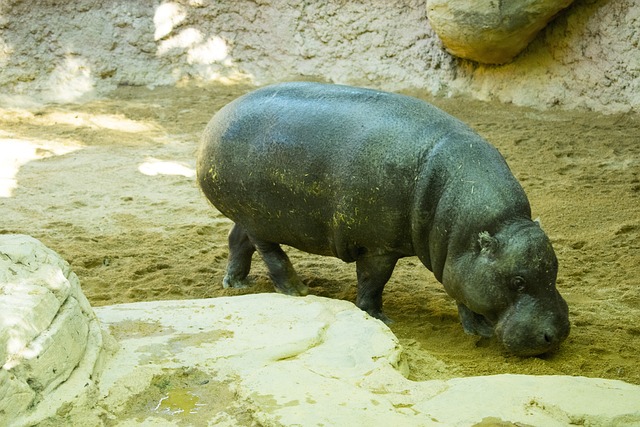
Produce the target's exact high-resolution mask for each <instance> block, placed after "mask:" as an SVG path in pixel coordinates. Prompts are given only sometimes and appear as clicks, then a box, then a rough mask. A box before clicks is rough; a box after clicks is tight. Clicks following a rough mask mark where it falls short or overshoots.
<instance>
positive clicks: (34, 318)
mask: <svg viewBox="0 0 640 427" xmlns="http://www.w3.org/2000/svg"><path fill="white" fill-rule="evenodd" d="M102 348H103V332H102V330H101V328H100V324H99V322H98V319H97V318H96V316H95V313H94V312H93V310H92V308H91V306H90V305H89V302H88V301H87V299H86V298H85V296H84V294H83V293H82V291H81V289H80V283H79V281H78V277H77V276H76V275H75V274H74V273H73V272H72V271H71V269H70V267H69V264H68V263H67V262H66V261H64V260H63V259H62V258H60V256H58V254H56V253H55V252H54V251H52V250H51V249H49V248H47V247H46V246H44V245H43V244H42V243H40V242H39V241H38V240H36V239H34V238H32V237H29V236H24V235H0V420H5V422H7V423H8V424H9V425H30V424H35V423H37V422H38V421H40V420H42V419H45V418H48V417H49V416H51V415H52V414H55V413H56V412H57V411H59V410H60V409H61V408H62V407H63V406H64V405H65V404H67V405H68V404H70V403H71V402H74V403H75V402H78V401H80V400H83V399H86V398H87V396H88V395H90V394H91V393H92V392H93V393H95V392H96V391H97V386H96V380H97V377H98V375H97V374H98V371H99V366H100V361H101V355H102ZM0 424H3V425H7V424H4V423H0Z"/></svg>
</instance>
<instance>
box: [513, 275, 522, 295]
mask: <svg viewBox="0 0 640 427" xmlns="http://www.w3.org/2000/svg"><path fill="white" fill-rule="evenodd" d="M525 284H526V283H525V281H524V279H523V278H522V277H520V276H516V277H514V278H513V279H511V289H513V290H514V291H518V292H523V291H524V288H525Z"/></svg>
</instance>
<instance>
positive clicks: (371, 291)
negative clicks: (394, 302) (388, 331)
mask: <svg viewBox="0 0 640 427" xmlns="http://www.w3.org/2000/svg"><path fill="white" fill-rule="evenodd" d="M397 262H398V258H395V257H388V256H376V257H363V258H360V259H358V260H357V261H356V272H357V274H358V295H357V297H356V305H357V306H358V307H359V308H360V309H362V310H364V311H366V312H367V313H369V315H370V316H373V317H375V318H377V319H380V320H382V321H383V322H384V323H387V324H389V323H391V319H389V318H388V317H387V316H386V315H385V314H384V313H383V312H382V291H383V290H384V285H386V284H387V282H388V281H389V278H390V277H391V273H393V269H394V268H395V266H396V263H397Z"/></svg>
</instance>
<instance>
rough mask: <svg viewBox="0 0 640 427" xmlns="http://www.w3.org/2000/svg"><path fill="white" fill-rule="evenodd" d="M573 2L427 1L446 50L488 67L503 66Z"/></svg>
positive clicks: (535, 0) (434, 25)
mask: <svg viewBox="0 0 640 427" xmlns="http://www.w3.org/2000/svg"><path fill="white" fill-rule="evenodd" d="M572 2H573V0H559V1H558V0H546V1H539V0H521V1H508V2H504V1H502V0H481V1H478V0H427V16H428V17H429V22H430V23H431V27H432V28H433V29H434V31H435V32H436V34H438V37H440V40H442V43H443V44H444V46H445V47H446V49H447V50H448V51H449V52H450V53H451V54H452V55H455V56H458V57H460V58H465V59H471V60H472V61H477V62H482V63H485V64H504V63H506V62H509V61H511V60H512V59H513V58H514V57H515V56H516V55H517V54H518V53H520V52H521V51H522V50H523V49H524V48H525V47H527V45H528V44H529V42H531V40H533V38H534V37H535V36H536V34H537V33H538V32H539V31H540V30H541V29H542V28H544V27H545V26H546V25H547V23H548V22H549V21H550V20H551V19H553V17H554V16H555V15H556V14H557V13H558V12H559V11H561V10H562V9H564V8H566V7H568V6H569V5H570V4H571V3H572Z"/></svg>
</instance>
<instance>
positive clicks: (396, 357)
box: [96, 294, 640, 426]
mask: <svg viewBox="0 0 640 427" xmlns="http://www.w3.org/2000/svg"><path fill="white" fill-rule="evenodd" d="M96 312H97V313H98V316H99V318H100V319H101V321H102V323H103V325H105V326H108V327H110V328H112V330H113V331H114V333H116V335H117V336H119V337H120V338H119V340H120V344H121V350H120V352H119V353H118V354H117V355H116V357H115V358H114V359H112V360H111V361H110V364H109V365H108V366H107V370H106V371H105V372H104V375H103V380H102V382H101V392H102V395H103V396H104V397H103V402H104V405H105V407H106V408H108V410H109V411H113V412H114V413H118V412H120V411H122V409H123V408H125V407H127V405H129V406H130V399H132V396H133V395H137V397H135V398H137V399H139V398H140V396H141V395H142V396H144V394H145V390H146V387H147V385H148V384H149V383H150V382H151V381H152V379H153V378H154V376H155V377H156V378H157V376H159V375H166V374H167V372H168V371H167V370H179V369H182V368H183V367H189V368H190V369H197V370H199V371H203V372H206V373H208V375H210V376H211V378H215V379H216V380H217V381H222V382H225V383H227V384H229V387H230V388H231V389H232V390H233V393H234V395H235V400H236V404H237V405H240V407H242V408H245V412H246V411H250V413H251V414H252V419H253V421H254V422H256V421H257V422H259V423H260V424H262V425H267V426H294V425H304V426H307V425H372V426H389V425H407V426H430V425H443V426H444V425H446V426H469V425H474V424H475V423H480V422H482V421H483V420H485V421H487V420H489V421H496V420H498V421H499V420H502V421H505V422H512V423H522V424H526V425H545V426H563V425H567V424H570V423H577V422H578V423H583V424H585V425H633V424H634V423H640V387H638V386H635V385H631V384H627V383H624V382H621V381H613V380H604V379H591V378H583V377H568V376H525V375H497V376H489V377H473V378H459V379H452V380H448V381H440V380H437V381H425V382H412V381H409V380H407V379H406V378H405V377H404V376H403V375H402V373H401V372H403V371H404V370H405V369H406V368H405V366H404V364H403V361H402V350H401V348H400V346H399V344H398V341H397V339H396V337H395V336H394V335H393V334H392V333H391V331H390V330H389V329H388V328H387V327H386V326H385V325H384V324H383V323H381V322H380V321H378V320H375V319H372V318H370V317H369V316H367V315H366V314H364V313H363V312H361V311H360V310H359V309H357V308H356V307H355V306H353V305H352V304H351V303H349V302H345V301H339V300H331V299H325V298H319V297H314V296H308V297H304V298H294V297H287V296H283V295H278V294H260V295H247V296H242V297H231V298H217V299H210V300H195V301H163V302H155V303H137V304H124V305H119V306H109V307H100V308H97V309H96ZM145 329H146V330H148V331H151V333H149V334H148V335H147V336H141V335H140V334H139V333H138V332H136V331H139V330H145ZM127 331H132V332H127ZM206 403H207V402H203V404H204V405H206ZM208 410H209V409H208V408H207V407H206V406H204V407H203V409H200V410H199V411H198V413H197V415H194V417H202V416H205V415H206V417H208V419H209V420H212V419H215V420H217V421H216V423H222V424H223V425H246V424H244V423H241V422H239V421H238V420H237V419H236V418H234V415H233V414H232V413H226V414H224V413H223V412H224V411H222V412H220V411H217V412H210V413H208V412H207V411H208ZM120 414H121V415H120V416H119V417H118V420H119V422H120V424H119V425H122V426H129V425H136V424H135V423H136V422H142V421H140V418H139V414H138V415H137V416H138V418H136V419H137V420H138V421H135V420H133V419H131V418H128V417H127V415H126V414H125V412H120ZM188 419H189V418H188V417H186V418H178V417H177V416H176V419H175V423H178V422H185V420H188ZM223 420H226V421H225V422H226V423H227V424H224V423H223V422H222V421H223ZM165 421H166V422H169V423H173V422H174V421H172V420H171V417H169V418H168V419H166V420H165ZM144 422H148V423H150V425H153V423H158V422H159V421H158V415H157V413H154V412H153V411H152V410H149V413H148V415H147V419H146V421H144ZM194 422H195V421H194ZM194 425H197V422H195V424H194ZM211 425H213V424H211Z"/></svg>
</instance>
